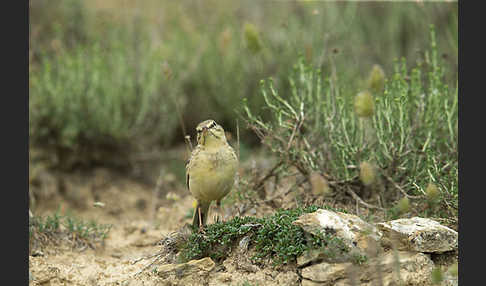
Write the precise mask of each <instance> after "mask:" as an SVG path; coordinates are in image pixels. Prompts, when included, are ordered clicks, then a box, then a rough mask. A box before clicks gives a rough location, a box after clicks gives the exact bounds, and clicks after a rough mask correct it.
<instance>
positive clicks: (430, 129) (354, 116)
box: [242, 28, 458, 217]
mask: <svg viewBox="0 0 486 286" xmlns="http://www.w3.org/2000/svg"><path fill="white" fill-rule="evenodd" d="M430 43H431V44H430V49H429V50H428V51H427V52H426V53H425V58H424V59H423V61H419V62H417V63H416V65H415V66H414V67H413V68H409V67H408V66H407V63H406V61H405V59H403V60H400V61H396V63H395V69H394V72H393V74H391V75H390V76H385V75H384V73H383V72H376V68H375V69H373V71H372V73H371V75H370V77H369V80H368V82H367V85H365V86H363V87H362V91H359V92H356V94H357V95H356V96H353V95H352V94H349V93H344V92H343V91H342V88H341V86H342V84H340V82H339V81H338V80H337V79H336V78H335V77H334V76H333V75H332V74H328V75H326V74H322V72H321V70H320V69H318V68H313V67H312V66H311V65H309V64H307V63H306V61H305V60H304V59H303V58H301V59H300V61H299V62H298V64H297V65H296V66H295V68H294V70H293V73H292V76H291V77H289V85H290V87H291V88H290V89H291V93H292V96H291V97H290V98H284V97H283V96H282V95H281V94H280V91H279V90H278V89H276V88H275V87H274V84H273V80H272V79H271V78H270V79H269V80H262V81H261V95H262V97H263V98H264V100H265V105H264V107H262V110H257V111H255V110H254V109H251V108H250V107H249V106H248V105H247V104H246V102H244V108H243V111H242V115H243V117H244V119H245V120H246V122H247V124H248V126H249V127H250V128H251V129H252V130H253V131H254V132H255V133H256V134H257V135H258V137H259V138H260V139H261V142H262V143H263V144H264V146H266V147H267V148H268V150H270V151H271V152H272V153H273V154H275V155H276V156H277V157H278V162H277V163H276V167H277V166H278V168H274V169H272V172H273V173H272V176H277V177H280V178H282V177H286V176H288V175H289V170H292V169H297V170H298V171H299V172H300V175H301V176H302V177H304V178H305V179H304V180H302V181H301V184H304V183H306V182H309V181H310V176H311V175H312V174H315V173H317V174H319V175H320V176H322V178H323V179H324V180H326V181H328V182H329V185H330V186H331V188H332V189H333V190H334V191H335V192H338V193H339V192H340V193H348V194H350V195H352V196H353V198H355V199H357V200H358V201H359V202H363V201H362V200H361V199H360V198H359V197H358V196H361V197H362V198H367V199H372V200H374V202H375V203H376V204H377V205H378V204H380V206H373V208H377V209H382V210H385V211H389V214H392V216H397V215H398V214H406V213H410V212H411V211H412V210H411V208H409V207H408V206H409V200H410V201H411V202H414V203H416V204H418V208H416V211H417V212H418V213H420V214H422V215H426V216H441V217H448V216H453V217H454V216H455V217H457V210H458V178H457V174H458V157H457V156H458V153H457V152H458V149H457V147H458V145H457V144H458V104H457V103H458V93H457V85H456V86H449V85H448V84H447V83H446V80H445V77H444V69H445V68H444V65H443V63H442V61H441V60H440V58H439V56H438V51H437V46H436V41H435V33H434V29H433V28H431V31H430ZM262 111H266V112H267V114H269V115H270V116H271V119H270V120H264V119H262V118H261V117H260V116H259V115H258V114H259V113H261V112H262ZM309 193H311V192H309ZM402 198H403V199H402ZM400 199H402V200H401V201H400V203H399V204H398V206H394V205H395V204H396V202H397V201H399V200H400ZM365 206H367V207H370V205H369V204H365Z"/></svg>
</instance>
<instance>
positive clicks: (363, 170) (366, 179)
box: [359, 161, 376, 186]
mask: <svg viewBox="0 0 486 286" xmlns="http://www.w3.org/2000/svg"><path fill="white" fill-rule="evenodd" d="M359 178H360V179H361V182H363V184H364V185H365V186H369V185H371V184H373V182H375V179H376V170H375V167H374V166H373V165H372V164H370V163H368V162H366V161H364V162H361V164H359Z"/></svg>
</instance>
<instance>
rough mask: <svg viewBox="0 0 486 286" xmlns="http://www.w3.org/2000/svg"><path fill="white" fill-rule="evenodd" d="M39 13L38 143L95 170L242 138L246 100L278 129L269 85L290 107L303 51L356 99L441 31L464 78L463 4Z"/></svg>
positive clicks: (34, 11)
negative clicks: (268, 104) (212, 131)
mask: <svg viewBox="0 0 486 286" xmlns="http://www.w3.org/2000/svg"><path fill="white" fill-rule="evenodd" d="M30 4H31V12H30V22H31V27H30V35H31V41H30V57H29V60H30V61H29V63H30V65H29V78H30V95H29V127H30V128H29V131H30V133H29V135H30V137H29V138H31V141H32V144H34V145H40V146H43V147H46V146H48V147H52V148H54V150H56V152H58V153H59V156H60V158H59V160H60V161H69V160H71V159H70V156H71V155H73V154H74V155H75V156H76V158H75V159H74V161H78V162H82V163H84V164H85V165H87V164H89V163H90V162H91V161H95V162H103V163H110V162H112V161H116V162H117V164H118V163H120V162H118V161H119V158H120V157H127V156H120V154H122V153H127V152H130V151H132V150H131V149H132V148H135V149H137V148H138V149H142V150H146V149H150V148H157V147H159V148H160V146H163V145H165V144H171V143H174V142H178V143H182V142H183V140H184V139H183V136H182V131H185V133H189V134H192V135H193V134H194V126H195V125H196V124H197V123H198V122H199V121H201V120H203V119H207V118H213V119H215V120H216V121H218V122H219V123H221V124H222V125H223V126H224V127H225V130H228V131H231V132H233V134H235V128H236V122H235V118H236V112H235V110H236V109H238V108H239V106H240V104H241V99H242V98H245V97H246V98H247V99H248V101H247V103H248V105H249V107H250V108H251V109H252V110H253V111H254V112H255V113H256V114H258V115H260V116H262V118H263V119H266V120H268V119H270V117H269V116H268V114H267V113H266V112H264V111H260V110H259V109H258V107H259V106H261V105H262V104H264V100H263V98H262V97H261V96H258V90H259V88H260V86H259V84H258V82H259V80H260V79H261V78H267V77H269V76H272V77H273V78H274V79H275V80H274V85H275V88H277V89H278V90H279V94H280V95H281V96H282V98H290V97H291V96H292V95H291V87H290V85H289V83H288V81H287V80H286V79H287V77H288V76H289V74H288V72H289V70H290V69H291V67H292V65H293V64H294V63H295V60H296V58H297V56H298V55H299V53H302V54H303V55H304V56H305V58H306V60H308V61H309V62H310V63H312V65H314V66H318V67H319V68H320V69H321V71H322V73H323V74H325V75H329V74H330V73H334V76H335V77H336V78H338V79H339V82H340V86H339V87H336V89H340V90H341V92H349V91H353V90H355V88H356V87H357V86H359V85H360V80H359V79H360V78H363V76H364V74H365V73H366V72H367V70H368V69H369V68H370V67H371V66H372V65H373V64H376V63H378V64H381V66H382V67H383V69H384V70H385V71H386V72H387V73H390V72H391V71H392V70H393V64H392V63H391V61H390V59H392V58H394V57H401V56H405V57H407V58H408V59H410V60H415V59H418V58H420V57H422V56H423V50H422V49H421V47H423V46H424V43H425V42H426V39H427V34H428V33H427V29H426V27H427V26H428V24H430V23H434V24H435V25H436V26H437V33H438V35H440V37H438V39H437V44H438V46H439V47H441V52H443V53H444V54H446V55H447V57H448V61H449V63H450V66H451V67H452V68H451V69H447V70H446V74H447V76H448V78H455V76H454V75H455V74H456V73H457V46H458V45H457V42H458V41H457V38H458V37H457V34H458V33H457V3H423V5H418V4H417V3H357V2H353V3H334V2H312V1H310V2H309V1H297V2H286V1H283V2H278V3H277V2H272V3H264V2H255V1H244V2H234V3H230V2H221V1H214V0H213V1H210V4H209V5H196V7H195V6H194V3H193V1H177V2H171V1H164V2H163V3H161V2H160V1H151V0H149V1H143V2H133V3H130V2H124V3H122V4H120V3H119V2H117V1H109V0H108V1H103V3H101V2H99V1H78V0H68V1H60V0H52V1H47V2H39V1H31V3H30ZM211 4H212V5H211ZM103 7H107V8H103ZM263 15H265V16H263ZM282 16H283V17H282ZM176 101H177V103H178V105H177V106H176V105H175V102H176ZM180 122H183V123H184V125H183V126H182V125H181V124H180ZM184 129H185V130H184ZM240 131H241V135H242V136H241V138H242V140H243V141H245V143H248V144H249V146H255V144H256V143H257V142H256V140H254V136H252V134H251V133H250V132H249V131H248V130H246V129H244V128H240ZM113 153H115V154H116V155H115V156H113ZM110 154H111V155H112V156H109V155H110ZM117 155H118V156H117ZM117 160H118V161H117ZM71 161H72V160H71ZM125 161H126V160H125ZM122 163H123V162H122ZM68 165H73V164H71V163H69V164H68Z"/></svg>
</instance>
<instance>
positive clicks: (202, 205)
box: [192, 201, 210, 228]
mask: <svg viewBox="0 0 486 286" xmlns="http://www.w3.org/2000/svg"><path fill="white" fill-rule="evenodd" d="M209 205H210V202H208V203H207V202H200V201H198V202H197V206H196V209H195V211H194V217H193V219H192V226H193V227H197V228H199V227H200V226H201V225H200V223H199V211H198V210H200V212H201V224H202V225H203V226H204V225H205V224H206V222H207V219H208V213H209Z"/></svg>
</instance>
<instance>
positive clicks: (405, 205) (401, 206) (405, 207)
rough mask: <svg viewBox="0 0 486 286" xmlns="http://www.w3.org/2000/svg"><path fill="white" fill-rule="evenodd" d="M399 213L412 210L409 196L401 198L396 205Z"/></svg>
mask: <svg viewBox="0 0 486 286" xmlns="http://www.w3.org/2000/svg"><path fill="white" fill-rule="evenodd" d="M396 209H397V211H398V213H399V214H404V213H407V212H408V211H409V210H410V202H409V200H408V198H407V197H403V198H402V199H400V200H399V201H398V203H397V205H396Z"/></svg>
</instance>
